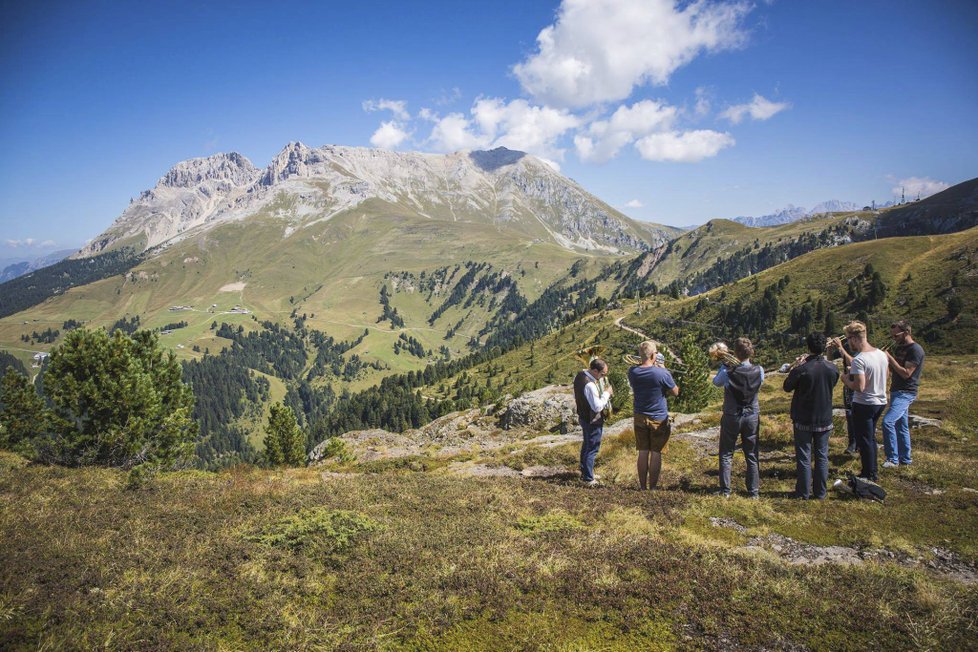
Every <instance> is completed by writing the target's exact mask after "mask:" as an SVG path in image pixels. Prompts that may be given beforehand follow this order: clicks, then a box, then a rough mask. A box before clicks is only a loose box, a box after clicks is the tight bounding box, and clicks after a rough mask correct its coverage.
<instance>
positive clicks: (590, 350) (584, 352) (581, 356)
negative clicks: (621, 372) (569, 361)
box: [574, 344, 605, 367]
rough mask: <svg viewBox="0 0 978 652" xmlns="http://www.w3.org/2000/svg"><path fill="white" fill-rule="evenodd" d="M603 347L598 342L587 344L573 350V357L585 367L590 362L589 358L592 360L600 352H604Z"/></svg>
mask: <svg viewBox="0 0 978 652" xmlns="http://www.w3.org/2000/svg"><path fill="white" fill-rule="evenodd" d="M604 351H605V347H603V346H601V345H600V344H595V345H594V346H588V347H585V348H583V349H578V350H577V351H575V352H574V357H576V358H577V359H578V360H580V361H581V363H582V364H583V365H584V366H585V367H586V366H588V365H590V364H591V360H594V359H595V358H597V357H598V356H600V355H601V354H602V353H604Z"/></svg>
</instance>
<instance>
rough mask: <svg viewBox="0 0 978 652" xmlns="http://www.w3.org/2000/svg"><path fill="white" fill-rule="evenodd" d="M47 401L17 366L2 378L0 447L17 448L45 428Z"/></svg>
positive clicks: (0, 391) (0, 387) (0, 392)
mask: <svg viewBox="0 0 978 652" xmlns="http://www.w3.org/2000/svg"><path fill="white" fill-rule="evenodd" d="M45 412H46V410H45V409H44V401H43V400H42V399H41V397H40V396H38V395H37V392H36V391H35V390H34V386H33V385H32V384H31V381H30V380H29V379H28V378H27V377H26V376H24V375H23V374H21V373H18V372H17V371H15V370H14V369H13V368H9V369H7V373H5V374H4V375H3V378H2V379H0V426H2V429H0V448H5V449H12V450H17V449H19V446H20V444H21V443H22V442H26V441H27V440H29V439H30V438H32V437H34V436H36V435H39V434H41V433H42V432H43V431H44V429H45V425H44V424H45V422H46V421H47V418H46V416H45Z"/></svg>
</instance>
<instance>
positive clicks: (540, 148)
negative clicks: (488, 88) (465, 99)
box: [472, 99, 581, 161]
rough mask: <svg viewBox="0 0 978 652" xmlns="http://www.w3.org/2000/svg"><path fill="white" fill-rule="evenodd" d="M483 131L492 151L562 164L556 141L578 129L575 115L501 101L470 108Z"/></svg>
mask: <svg viewBox="0 0 978 652" xmlns="http://www.w3.org/2000/svg"><path fill="white" fill-rule="evenodd" d="M472 115H473V116H474V117H475V120H476V122H477V123H478V124H479V126H480V127H481V128H482V130H483V131H484V132H485V133H486V134H487V135H489V136H490V137H491V138H493V147H499V146H502V147H508V148H510V149H518V150H520V151H523V152H527V153H529V154H533V155H535V156H540V157H544V158H550V159H555V160H558V161H559V160H562V159H563V158H564V150H563V149H561V148H560V147H558V146H557V139H558V138H559V137H560V136H562V135H563V134H565V133H566V132H567V131H569V130H571V129H574V128H575V127H577V126H578V125H580V123H581V120H580V118H578V117H577V116H575V115H572V114H571V113H569V112H567V111H565V110H563V109H554V108H551V107H549V106H533V105H531V104H530V103H529V102H527V101H526V100H513V101H512V102H510V103H509V104H506V103H505V102H503V100H501V99H482V100H479V101H478V102H476V103H475V106H473V107H472Z"/></svg>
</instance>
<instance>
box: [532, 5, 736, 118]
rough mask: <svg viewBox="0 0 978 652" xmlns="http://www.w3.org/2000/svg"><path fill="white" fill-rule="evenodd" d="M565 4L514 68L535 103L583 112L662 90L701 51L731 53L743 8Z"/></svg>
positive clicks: (723, 6)
mask: <svg viewBox="0 0 978 652" xmlns="http://www.w3.org/2000/svg"><path fill="white" fill-rule="evenodd" d="M677 5H678V3H677V2H675V0H564V1H563V2H562V3H561V6H560V9H559V11H558V14H557V19H556V21H555V23H554V24H553V25H550V26H548V27H546V28H544V29H543V30H542V31H541V32H540V34H539V35H538V36H537V47H538V51H537V52H536V53H535V54H533V55H532V56H530V57H529V58H528V59H526V60H525V61H523V62H522V63H519V64H517V65H516V66H514V67H513V73H514V74H515V75H516V78H517V79H518V80H519V81H520V84H521V85H522V86H523V89H524V90H525V91H526V92H527V93H529V94H530V95H531V96H532V97H533V98H535V99H536V100H537V101H538V102H541V103H543V104H549V105H552V106H558V107H583V106H590V105H593V104H598V103H602V102H611V101H616V100H623V99H625V98H627V97H629V96H630V95H631V93H632V90H633V89H634V88H635V87H636V86H641V85H644V84H646V83H653V84H659V85H661V84H665V83H666V82H668V81H669V77H670V76H671V75H672V73H673V72H675V71H676V70H677V69H678V68H680V67H681V66H683V65H685V64H687V63H689V62H690V61H692V60H693V59H694V58H696V56H698V55H699V54H701V53H703V52H715V51H719V50H724V49H730V48H735V47H738V46H739V45H741V44H742V43H744V41H745V40H746V35H745V33H744V31H743V29H742V26H741V20H742V19H743V18H744V16H746V14H747V13H748V12H749V11H750V10H751V5H750V4H749V3H747V2H711V3H707V2H703V1H695V2H691V3H687V4H685V6H682V7H681V8H680V6H677Z"/></svg>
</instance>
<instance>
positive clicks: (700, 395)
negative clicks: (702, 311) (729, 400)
mask: <svg viewBox="0 0 978 652" xmlns="http://www.w3.org/2000/svg"><path fill="white" fill-rule="evenodd" d="M679 355H680V357H682V359H683V363H684V364H685V365H686V366H685V368H681V369H680V370H679V371H678V372H677V373H676V384H677V385H679V396H678V398H677V399H676V400H675V402H674V403H672V406H671V407H672V408H673V409H675V410H677V411H679V412H687V413H688V412H698V411H700V410H702V409H703V408H705V407H706V406H707V404H708V403H709V402H710V401H711V400H712V399H713V397H714V396H715V394H716V391H715V389H714V387H713V385H712V384H711V383H710V359H709V357H707V355H706V351H704V350H703V349H702V347H700V346H698V345H697V344H696V341H695V340H694V339H693V336H692V335H687V336H686V337H684V338H683V339H682V341H681V342H680V343H679Z"/></svg>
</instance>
